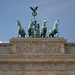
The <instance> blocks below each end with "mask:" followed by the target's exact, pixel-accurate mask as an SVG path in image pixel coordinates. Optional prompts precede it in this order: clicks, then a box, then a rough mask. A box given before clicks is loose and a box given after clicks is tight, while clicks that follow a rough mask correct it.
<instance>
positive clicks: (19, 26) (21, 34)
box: [17, 20, 26, 38]
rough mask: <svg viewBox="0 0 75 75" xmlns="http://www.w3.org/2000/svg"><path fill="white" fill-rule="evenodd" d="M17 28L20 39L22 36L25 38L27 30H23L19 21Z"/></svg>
mask: <svg viewBox="0 0 75 75" xmlns="http://www.w3.org/2000/svg"><path fill="white" fill-rule="evenodd" d="M17 26H18V37H19V35H20V36H21V37H23V38H24V37H25V35H26V33H25V30H24V29H23V28H22V26H21V23H20V21H19V20H18V21H17Z"/></svg>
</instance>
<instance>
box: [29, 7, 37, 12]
mask: <svg viewBox="0 0 75 75" xmlns="http://www.w3.org/2000/svg"><path fill="white" fill-rule="evenodd" d="M37 8H38V6H37V7H34V8H33V7H31V6H30V9H31V10H32V11H33V12H35V11H36V10H37Z"/></svg>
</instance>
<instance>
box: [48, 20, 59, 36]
mask: <svg viewBox="0 0 75 75" xmlns="http://www.w3.org/2000/svg"><path fill="white" fill-rule="evenodd" d="M58 25H59V20H56V21H55V23H54V27H53V28H52V29H51V30H50V31H49V37H51V36H52V37H54V35H55V34H56V33H58V34H57V37H58V36H59V32H58Z"/></svg>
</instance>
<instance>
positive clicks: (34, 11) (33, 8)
mask: <svg viewBox="0 0 75 75" xmlns="http://www.w3.org/2000/svg"><path fill="white" fill-rule="evenodd" d="M30 9H31V10H32V11H33V12H32V15H33V16H34V20H35V16H36V15H37V12H36V10H37V9H38V6H37V7H31V6H30Z"/></svg>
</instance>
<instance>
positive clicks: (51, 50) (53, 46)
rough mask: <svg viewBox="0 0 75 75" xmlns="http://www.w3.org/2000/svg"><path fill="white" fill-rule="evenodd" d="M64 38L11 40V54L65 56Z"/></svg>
mask: <svg viewBox="0 0 75 75" xmlns="http://www.w3.org/2000/svg"><path fill="white" fill-rule="evenodd" d="M66 41H67V40H65V39H64V38H12V39H11V40H10V43H11V44H12V46H11V49H12V53H13V54H26V55H27V54H33V55H36V54H41V55H43V54H46V55H48V54H65V49H64V44H65V43H66Z"/></svg>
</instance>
